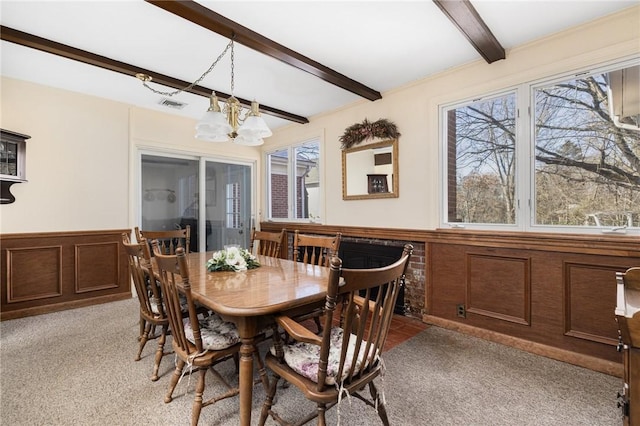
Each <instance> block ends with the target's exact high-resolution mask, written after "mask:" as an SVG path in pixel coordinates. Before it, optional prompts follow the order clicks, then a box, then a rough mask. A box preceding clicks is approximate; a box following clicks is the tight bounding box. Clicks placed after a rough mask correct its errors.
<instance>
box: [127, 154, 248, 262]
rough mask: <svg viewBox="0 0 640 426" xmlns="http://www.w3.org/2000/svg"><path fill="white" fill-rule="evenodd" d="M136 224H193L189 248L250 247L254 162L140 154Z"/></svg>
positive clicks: (166, 227)
mask: <svg viewBox="0 0 640 426" xmlns="http://www.w3.org/2000/svg"><path fill="white" fill-rule="evenodd" d="M140 171H141V175H140V184H141V185H140V194H141V208H140V212H141V215H140V221H139V223H140V228H141V229H146V230H169V229H176V228H184V227H185V226H186V225H189V226H190V227H191V243H190V251H192V252H196V251H211V250H217V249H220V248H222V247H224V246H225V245H231V244H237V245H239V246H241V247H248V245H249V237H250V230H251V226H252V225H253V221H252V217H253V216H252V166H251V165H250V164H242V163H229V162H220V161H213V160H211V159H206V158H201V157H181V156H168V155H164V154H152V153H143V154H142V156H141V167H140Z"/></svg>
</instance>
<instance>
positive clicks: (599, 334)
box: [564, 262, 621, 346]
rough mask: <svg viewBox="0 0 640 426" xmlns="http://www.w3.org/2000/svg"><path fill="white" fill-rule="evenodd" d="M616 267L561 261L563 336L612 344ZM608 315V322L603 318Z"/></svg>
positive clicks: (614, 327) (615, 331)
mask: <svg viewBox="0 0 640 426" xmlns="http://www.w3.org/2000/svg"><path fill="white" fill-rule="evenodd" d="M620 269H621V268H620V266H611V265H603V264H600V263H599V262H597V263H596V262H594V263H588V264H586V263H576V262H564V302H565V304H564V310H565V312H564V330H565V335H567V336H571V337H576V338H579V339H586V340H592V341H594V342H600V343H606V344H610V345H612V346H613V345H615V344H616V343H617V339H616V337H617V334H618V327H617V324H616V322H615V321H614V318H615V309H616V272H617V271H620ZM603 318H611V321H603V320H602V319H603Z"/></svg>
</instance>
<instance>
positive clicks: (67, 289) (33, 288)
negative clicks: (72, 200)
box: [0, 229, 131, 320]
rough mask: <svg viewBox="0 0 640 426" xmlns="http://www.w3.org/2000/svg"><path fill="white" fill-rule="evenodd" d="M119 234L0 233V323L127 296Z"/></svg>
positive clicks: (124, 258)
mask: <svg viewBox="0 0 640 426" xmlns="http://www.w3.org/2000/svg"><path fill="white" fill-rule="evenodd" d="M123 233H131V230H128V229H115V230H94V231H67V232H40V233H24V234H0V279H1V280H2V283H1V285H0V290H1V292H0V302H1V303H0V320H7V319H14V318H20V317H25V316H30V315H40V314H45V313H49V312H55V311H61V310H65V309H72V308H77V307H81V306H89V305H93V304H97V303H106V302H111V301H115V300H122V299H129V298H131V279H130V276H129V266H128V262H127V255H126V253H125V251H124V247H122V234H123Z"/></svg>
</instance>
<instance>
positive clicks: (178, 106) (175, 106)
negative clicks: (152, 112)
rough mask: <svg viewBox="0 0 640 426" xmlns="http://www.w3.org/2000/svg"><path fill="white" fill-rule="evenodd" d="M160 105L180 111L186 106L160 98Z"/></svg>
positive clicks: (182, 103)
mask: <svg viewBox="0 0 640 426" xmlns="http://www.w3.org/2000/svg"><path fill="white" fill-rule="evenodd" d="M158 103H159V104H160V105H163V106H166V107H169V108H173V109H182V108H184V107H186V106H187V104H185V103H184V102H178V101H173V100H171V99H167V98H162V99H160V101H159V102H158Z"/></svg>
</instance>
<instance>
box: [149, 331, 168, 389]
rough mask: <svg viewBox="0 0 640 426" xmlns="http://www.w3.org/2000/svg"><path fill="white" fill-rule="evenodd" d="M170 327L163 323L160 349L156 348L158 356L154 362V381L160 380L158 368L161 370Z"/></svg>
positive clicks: (159, 342)
mask: <svg viewBox="0 0 640 426" xmlns="http://www.w3.org/2000/svg"><path fill="white" fill-rule="evenodd" d="M168 329H169V327H168V326H166V325H163V326H162V334H160V338H159V339H158V349H156V358H155V360H154V363H153V374H152V375H151V380H152V381H154V382H155V381H156V380H158V370H160V362H161V361H162V357H163V356H164V344H165V342H166V341H167V331H168Z"/></svg>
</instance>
